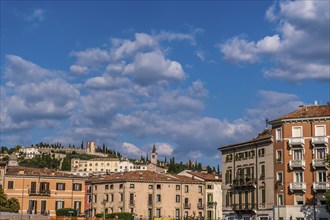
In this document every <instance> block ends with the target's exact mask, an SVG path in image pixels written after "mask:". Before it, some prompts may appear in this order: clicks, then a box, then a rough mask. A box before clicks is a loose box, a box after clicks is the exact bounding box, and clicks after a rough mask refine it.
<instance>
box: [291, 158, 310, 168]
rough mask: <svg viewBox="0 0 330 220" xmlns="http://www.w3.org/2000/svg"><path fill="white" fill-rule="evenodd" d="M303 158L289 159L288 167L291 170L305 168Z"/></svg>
mask: <svg viewBox="0 0 330 220" xmlns="http://www.w3.org/2000/svg"><path fill="white" fill-rule="evenodd" d="M305 167H306V165H305V160H290V161H289V168H290V170H293V169H294V168H300V169H303V170H304V169H305Z"/></svg>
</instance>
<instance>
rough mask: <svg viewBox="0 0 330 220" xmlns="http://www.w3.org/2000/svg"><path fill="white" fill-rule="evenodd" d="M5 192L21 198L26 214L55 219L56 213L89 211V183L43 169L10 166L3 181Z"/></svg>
mask: <svg viewBox="0 0 330 220" xmlns="http://www.w3.org/2000/svg"><path fill="white" fill-rule="evenodd" d="M3 189H4V193H5V194H7V196H8V197H9V198H11V197H14V198H17V199H18V201H19V203H20V208H21V210H20V213H22V214H42V215H50V216H55V215H56V213H55V210H56V209H60V208H74V209H76V210H77V211H78V212H79V213H83V211H84V210H85V207H84V205H85V203H84V198H85V191H84V190H85V180H84V179H83V178H81V177H76V176H72V175H68V174H64V173H61V172H56V171H51V170H48V169H45V168H43V169H41V168H27V167H17V166H15V167H9V166H8V167H7V168H6V171H5V175H4V181H3Z"/></svg>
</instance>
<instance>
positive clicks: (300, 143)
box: [289, 137, 305, 148]
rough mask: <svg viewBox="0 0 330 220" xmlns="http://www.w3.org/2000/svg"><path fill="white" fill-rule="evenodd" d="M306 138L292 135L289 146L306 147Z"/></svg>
mask: <svg viewBox="0 0 330 220" xmlns="http://www.w3.org/2000/svg"><path fill="white" fill-rule="evenodd" d="M304 145H305V140H304V138H303V137H292V138H289V147H290V148H292V147H304Z"/></svg>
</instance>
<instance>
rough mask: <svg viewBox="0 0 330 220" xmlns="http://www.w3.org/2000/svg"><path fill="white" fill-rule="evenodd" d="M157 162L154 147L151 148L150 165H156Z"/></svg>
mask: <svg viewBox="0 0 330 220" xmlns="http://www.w3.org/2000/svg"><path fill="white" fill-rule="evenodd" d="M157 162H158V155H157V152H156V146H155V145H154V146H153V147H152V152H151V163H153V164H157Z"/></svg>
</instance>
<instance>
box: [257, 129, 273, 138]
mask: <svg viewBox="0 0 330 220" xmlns="http://www.w3.org/2000/svg"><path fill="white" fill-rule="evenodd" d="M271 136H272V130H270V129H268V128H266V129H265V130H263V131H262V132H261V133H259V134H258V136H257V137H255V138H253V139H252V141H256V140H262V139H265V138H270V137H271Z"/></svg>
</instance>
